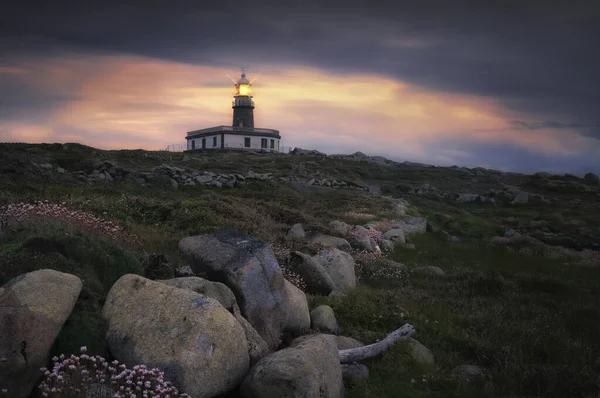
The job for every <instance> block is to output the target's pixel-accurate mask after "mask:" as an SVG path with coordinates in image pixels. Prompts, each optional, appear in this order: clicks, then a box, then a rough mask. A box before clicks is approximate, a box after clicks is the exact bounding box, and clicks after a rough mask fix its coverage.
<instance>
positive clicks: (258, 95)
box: [0, 56, 591, 159]
mask: <svg viewBox="0 0 600 398" xmlns="http://www.w3.org/2000/svg"><path fill="white" fill-rule="evenodd" d="M0 73H8V74H19V75H20V76H22V77H23V78H26V79H31V81H33V82H34V83H35V84H39V85H40V86H43V87H47V88H48V87H50V88H52V89H56V90H68V91H69V92H71V93H74V94H77V98H78V99H76V100H73V101H71V102H70V103H69V104H68V105H67V106H65V107H63V108H61V109H59V110H58V111H56V112H55V113H54V114H53V115H52V116H51V117H50V119H49V120H48V124H47V125H44V126H32V125H28V124H26V123H25V124H23V125H21V126H13V127H12V128H11V130H10V131H11V134H12V135H13V136H14V137H20V138H19V139H22V140H40V141H43V140H45V139H49V138H50V137H52V138H53V139H56V140H58V141H65V140H66V138H67V137H69V138H79V137H81V141H83V142H84V143H87V144H89V145H94V146H99V147H102V148H126V147H137V148H149V149H157V148H161V147H162V148H164V147H166V146H167V145H168V144H174V143H184V142H185V141H184V136H185V133H186V132H187V131H190V130H195V129H200V128H204V127H209V126H213V125H220V124H230V123H231V112H232V111H231V97H232V94H233V86H232V83H231V82H230V81H229V79H228V78H227V77H226V76H227V75H233V76H236V74H235V73H233V72H232V71H231V70H225V69H222V68H217V67H209V66H195V65H187V64H180V63H169V62H164V61H157V60H151V59H145V58H138V57H117V56H102V57H100V56H98V57H93V58H86V59H83V58H75V57H73V58H66V59H54V60H50V61H47V62H46V63H43V64H40V63H33V62H32V63H31V64H26V65H22V66H19V67H18V68H4V69H0ZM248 75H249V77H250V78H251V79H252V78H253V76H252V74H251V73H250V72H249V73H248ZM254 94H255V100H256V110H255V120H256V124H257V127H268V128H276V129H279V130H280V131H281V133H282V136H283V142H284V145H292V146H294V145H298V146H308V147H315V148H317V149H318V148H319V147H328V148H340V149H339V152H343V151H344V150H347V149H349V148H353V149H355V150H363V151H365V152H368V151H371V152H372V153H377V152H379V153H382V152H386V153H391V152H395V153H398V154H404V155H405V154H407V153H410V154H413V155H419V156H426V154H427V145H429V144H435V143H439V142H440V141H470V142H476V143H497V144H512V145H518V146H521V147H524V148H529V149H531V150H533V151H537V152H543V153H547V154H562V155H569V154H573V153H577V151H580V150H583V149H585V148H586V147H588V146H589V145H590V140H591V139H588V138H585V137H582V136H581V135H579V134H577V133H576V132H574V131H571V132H569V131H557V130H553V129H545V130H544V129H542V130H531V131H522V130H516V129H514V128H512V127H511V126H510V124H509V121H510V120H516V119H519V120H528V119H527V118H526V117H525V116H523V115H520V114H518V113H516V112H509V111H507V110H506V109H504V108H503V107H502V106H501V105H500V104H499V103H497V102H495V101H493V100H490V99H488V98H482V97H475V96H466V95H455V94H449V93H437V92H432V91H427V90H424V89H422V88H419V87H417V86H415V85H411V84H409V83H407V82H400V81H396V80H392V79H389V78H385V77H381V76H375V75H364V74H353V75H332V74H328V73H326V72H324V71H321V70H317V69H310V68H300V67H299V68H277V67H275V66H271V67H268V68H265V70H263V71H262V74H261V76H260V78H259V79H258V80H257V81H256V83H255V86H254ZM67 134H68V135H67ZM439 156H440V159H442V157H443V156H447V157H448V158H453V159H456V158H460V157H461V156H464V153H459V152H457V153H448V154H446V155H443V154H440V155H439Z"/></svg>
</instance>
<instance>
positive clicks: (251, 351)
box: [157, 276, 310, 365]
mask: <svg viewBox="0 0 600 398" xmlns="http://www.w3.org/2000/svg"><path fill="white" fill-rule="evenodd" d="M157 282H161V283H165V284H167V285H170V286H174V287H178V288H180V289H187V290H191V291H193V292H196V293H200V294H202V295H203V296H207V297H210V298H212V299H215V300H217V301H218V302H219V304H221V305H222V306H223V307H224V308H225V309H226V310H227V311H229V312H230V313H231V314H233V315H234V316H235V319H237V321H238V322H239V323H240V325H241V326H242V328H243V329H244V334H245V335H246V340H247V341H248V355H249V356H250V364H251V365H253V364H254V363H256V362H257V361H258V360H259V359H261V358H263V357H265V356H267V355H268V354H269V346H268V345H267V343H266V342H265V341H264V339H263V338H262V337H260V335H259V334H258V332H257V331H256V330H254V328H253V327H252V325H251V324H250V323H249V322H248V321H247V320H246V318H244V317H243V316H242V314H241V311H240V308H239V306H238V305H237V302H236V300H235V296H234V294H233V292H232V291H231V289H229V288H228V287H227V286H225V285H224V284H222V283H220V282H212V281H209V280H206V279H203V278H200V277H197V276H192V277H183V278H175V279H168V280H161V281H157ZM306 311H307V314H308V307H307V310H306ZM309 323H310V320H309Z"/></svg>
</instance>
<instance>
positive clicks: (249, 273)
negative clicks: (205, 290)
mask: <svg viewBox="0 0 600 398" xmlns="http://www.w3.org/2000/svg"><path fill="white" fill-rule="evenodd" d="M179 249H180V251H181V252H182V254H183V255H184V257H185V258H186V259H187V260H188V262H189V265H190V267H191V268H192V270H193V271H194V272H195V273H199V272H206V273H207V277H208V279H210V280H215V281H219V282H222V283H224V284H225V285H227V286H228V287H229V288H230V289H231V290H232V291H233V293H234V294H235V297H236V300H237V303H238V305H239V306H240V309H241V312H242V315H243V316H244V318H246V319H247V320H248V322H250V324H252V326H253V327H254V329H256V331H257V332H258V333H259V334H260V335H261V337H262V338H263V339H264V340H265V341H266V342H267V344H268V345H269V348H270V349H271V350H274V349H276V348H277V347H278V346H279V343H280V342H281V334H282V332H283V329H284V327H285V324H286V323H287V320H288V314H287V312H286V311H287V307H288V305H287V303H285V302H284V301H285V294H284V289H285V284H284V278H283V273H282V271H281V268H280V267H279V264H278V262H277V259H276V258H275V254H274V253H273V250H272V249H271V247H270V246H269V245H268V244H267V243H266V242H264V241H262V240H259V239H255V238H252V237H251V236H249V235H246V234H242V233H239V232H233V231H218V232H215V233H212V234H205V235H197V236H190V237H187V238H184V239H182V240H181V241H180V242H179Z"/></svg>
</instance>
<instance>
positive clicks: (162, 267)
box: [142, 254, 175, 279]
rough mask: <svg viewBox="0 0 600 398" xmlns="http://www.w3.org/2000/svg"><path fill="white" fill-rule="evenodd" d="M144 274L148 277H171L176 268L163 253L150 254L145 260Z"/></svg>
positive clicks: (173, 275)
mask: <svg viewBox="0 0 600 398" xmlns="http://www.w3.org/2000/svg"><path fill="white" fill-rule="evenodd" d="M142 265H143V267H144V276H145V277H146V278H148V279H171V278H173V277H175V269H174V268H173V267H172V266H171V264H169V261H168V260H167V259H166V257H165V256H163V255H162V254H150V255H148V256H147V257H146V258H145V259H144V261H143V264H142Z"/></svg>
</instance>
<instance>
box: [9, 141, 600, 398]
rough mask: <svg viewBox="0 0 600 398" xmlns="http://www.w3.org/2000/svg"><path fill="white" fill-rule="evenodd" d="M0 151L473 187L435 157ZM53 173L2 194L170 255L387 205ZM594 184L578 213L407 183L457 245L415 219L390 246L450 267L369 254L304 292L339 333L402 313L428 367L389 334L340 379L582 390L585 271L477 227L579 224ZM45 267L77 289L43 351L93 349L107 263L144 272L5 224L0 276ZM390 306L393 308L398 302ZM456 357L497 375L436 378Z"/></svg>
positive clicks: (380, 325) (591, 330)
mask: <svg viewBox="0 0 600 398" xmlns="http://www.w3.org/2000/svg"><path fill="white" fill-rule="evenodd" d="M3 149H6V147H4V148H3ZM7 154H8V155H10V156H8V155H7ZM4 155H5V156H3V157H2V160H0V165H1V163H2V162H3V161H4V162H5V164H4V165H2V166H3V167H8V166H10V165H11V164H14V162H17V163H18V160H19V159H27V160H33V161H37V162H39V163H42V162H51V163H52V164H54V165H58V166H61V167H64V168H66V169H67V170H71V171H74V170H79V169H86V168H88V169H89V168H90V167H91V166H92V165H93V164H94V162H96V161H98V160H103V159H110V160H115V161H117V162H118V163H119V164H120V165H122V166H123V167H125V168H128V169H137V170H149V169H151V168H152V167H154V166H157V165H159V164H161V163H168V164H170V165H178V166H181V167H192V168H196V169H200V170H211V171H223V172H244V171H247V170H250V169H252V170H253V171H255V172H266V171H274V172H275V174H278V173H279V174H282V175H283V174H285V175H292V174H294V173H298V174H299V173H302V172H301V171H298V168H297V164H299V163H300V162H301V163H302V164H303V167H304V168H305V169H306V170H307V173H308V174H313V173H314V172H316V171H317V170H318V171H320V172H321V173H324V174H326V175H327V176H329V177H332V178H341V177H344V178H345V179H347V180H348V179H354V180H357V181H362V182H369V181H379V182H381V183H382V185H383V186H384V188H386V189H387V190H388V191H393V190H394V189H395V188H394V187H396V186H397V185H399V184H416V185H420V184H421V183H425V182H428V183H432V184H434V185H435V184H438V185H437V186H438V187H439V186H443V184H444V181H446V183H447V181H448V180H449V179H451V178H456V181H454V182H453V183H452V184H449V185H453V186H456V185H461V186H463V185H464V186H465V188H464V189H465V190H466V192H468V189H470V187H469V183H470V182H469V180H468V179H465V178H464V177H461V176H460V175H459V174H457V173H455V172H453V171H451V170H448V169H442V168H432V169H425V170H423V169H415V168H407V167H396V168H390V167H386V166H377V165H365V164H364V163H363V164H361V163H356V162H352V161H347V160H333V159H325V160H323V159H321V158H312V157H310V158H302V159H298V158H292V157H285V156H257V155H241V154H210V155H206V156H204V155H197V154H195V155H191V156H190V158H189V159H187V160H184V159H183V158H182V155H181V154H168V153H160V152H158V153H157V152H153V153H146V152H143V151H111V152H104V151H98V150H95V149H93V148H88V147H83V146H72V147H71V149H68V150H65V149H63V147H62V145H58V146H57V145H54V146H52V145H49V146H48V145H47V146H31V145H16V146H14V145H13V146H11V147H10V148H9V150H8V152H5V153H4ZM7 159H10V160H7ZM34 159H35V160H34ZM8 162H12V163H10V164H9V163H8ZM7 165H8V166H7ZM459 177H460V178H459ZM53 178H59V177H53ZM512 178H516V179H519V178H521V177H512ZM58 181H59V180H54V181H52V180H51V181H48V180H45V181H44V180H43V179H36V178H33V177H31V178H30V177H26V178H17V179H3V180H0V187H2V189H0V204H2V203H7V202H17V201H21V200H24V201H32V200H42V199H44V200H49V201H53V202H66V205H67V206H69V207H70V208H73V209H82V210H85V211H89V212H91V213H93V214H96V215H99V216H103V217H104V218H108V219H111V220H115V221H118V222H119V223H120V224H121V225H124V226H125V228H126V229H127V230H128V231H130V232H133V233H136V234H137V235H138V236H139V237H140V239H141V242H142V247H141V249H143V251H146V252H156V253H164V254H166V255H167V256H168V257H169V258H170V259H171V261H173V262H175V263H177V262H178V261H179V259H178V255H177V251H176V244H177V241H178V240H179V239H180V238H181V237H183V236H186V235H189V234H196V233H204V232H210V231H213V230H215V229H218V228H234V229H237V230H240V231H243V232H247V233H250V234H252V235H255V236H257V237H260V238H262V239H265V240H267V241H269V242H271V243H273V244H278V245H281V244H282V240H281V238H282V236H283V234H284V233H285V231H286V230H287V228H289V227H290V226H291V225H292V224H294V223H296V222H302V223H303V224H304V225H305V227H308V228H309V229H313V230H326V225H327V223H328V222H329V221H330V220H333V219H347V218H345V216H344V213H345V212H346V211H350V210H353V211H360V212H366V213H374V214H376V215H378V216H379V217H380V218H384V217H386V216H389V213H388V207H387V204H386V201H385V200H383V199H380V198H374V197H368V196H365V195H363V194H361V193H360V192H357V191H349V190H348V191H344V190H298V189H295V188H293V187H291V186H287V185H286V186H284V185H248V186H245V187H241V188H235V189H218V188H213V187H179V189H178V190H171V189H168V188H167V187H154V188H140V187H137V186H134V185H131V184H127V183H115V184H96V185H82V184H78V183H74V182H72V181H70V180H63V181H61V182H60V183H58ZM490 184H492V183H490ZM492 185H493V184H492ZM596 198H597V197H584V198H583V199H584V204H585V205H586V206H588V208H587V210H585V211H584V210H581V211H579V210H577V209H573V208H572V206H569V202H568V201H565V202H564V203H563V204H561V203H559V204H558V205H552V206H550V205H530V206H526V207H515V206H506V207H499V206H489V205H462V206H458V205H454V204H450V203H443V202H439V201H433V200H428V199H424V198H417V197H409V200H410V201H411V203H412V204H414V205H415V206H416V207H417V208H418V209H419V211H420V213H421V214H423V215H425V216H427V217H428V218H429V219H430V220H431V222H432V223H433V224H434V225H437V226H441V227H443V228H445V229H447V230H449V231H451V232H453V233H455V234H456V235H457V236H459V237H460V238H461V243H459V244H451V243H448V242H447V241H446V239H445V238H444V236H443V235H442V234H439V233H428V234H426V235H424V236H420V237H417V238H415V239H414V240H413V241H412V242H413V243H414V244H415V246H416V250H408V249H402V248H398V249H397V250H396V251H395V252H394V253H393V254H392V255H390V257H391V258H393V259H394V260H396V261H400V262H403V263H405V264H407V265H408V266H409V268H412V267H414V266H416V265H436V266H439V267H440V268H442V269H444V270H445V271H446V272H447V273H448V277H447V278H444V279H431V278H427V277H423V276H417V275H409V274H398V273H394V274H390V273H386V272H387V271H386V269H382V270H381V272H373V268H376V267H380V266H381V265H379V264H377V263H371V264H365V265H364V266H363V267H369V272H367V273H364V274H363V275H362V281H361V283H360V285H359V287H358V288H357V289H356V290H355V291H354V292H353V293H352V294H350V296H349V297H348V298H347V299H346V300H344V301H341V302H336V301H331V300H329V299H327V298H322V297H311V298H310V301H311V305H317V304H319V303H328V304H330V305H331V306H332V307H333V308H334V309H335V311H336V314H337V317H338V321H339V323H340V326H341V328H342V333H343V334H345V335H348V336H352V337H355V338H358V339H361V340H363V341H364V342H366V343H370V342H373V341H375V340H376V339H379V338H381V337H383V336H384V335H385V334H387V333H388V332H389V331H391V330H393V329H395V328H397V327H399V326H400V325H401V324H403V323H404V322H411V323H412V324H414V325H415V326H416V328H417V334H416V336H415V337H416V338H417V339H418V340H419V341H421V342H422V343H423V344H424V345H426V346H427V347H428V348H430V349H431V350H432V352H433V354H434V355H435V357H436V363H437V366H436V369H421V368H419V366H418V365H416V364H415V363H412V362H411V361H410V360H409V359H408V357H407V354H406V352H405V349H406V348H405V347H404V346H403V345H401V344H399V345H397V346H395V347H393V348H392V349H390V350H389V351H388V352H386V353H385V354H383V355H382V356H381V357H379V358H376V359H373V360H371V361H368V365H369V367H370V368H371V377H370V379H369V381H368V383H366V384H364V385H361V386H357V387H355V388H352V389H349V391H348V395H349V396H351V397H398V396H410V397H421V396H428V397H429V396H440V397H446V396H461V397H462V396H488V395H496V396H506V395H510V396H515V395H520V396H523V395H529V396H532V395H533V396H557V397H559V396H560V397H567V396H569V397H576V396H581V397H584V396H595V395H594V394H598V391H599V389H598V384H597V383H598V379H597V375H598V372H599V371H600V369H599V368H598V366H599V365H600V363H598V361H597V359H598V358H600V344H598V343H597V342H596V339H595V336H596V335H597V334H598V332H599V331H600V324H599V323H600V322H599V319H600V317H599V315H600V314H599V311H600V310H599V309H598V308H599V306H598V304H599V303H598V300H599V299H598V297H600V287H599V282H600V277H599V276H598V269H592V268H583V267H575V266H573V265H571V264H565V260H560V261H559V260H553V259H550V258H547V257H541V256H534V255H528V254H526V253H520V252H517V251H514V250H509V249H507V248H503V247H491V246H489V245H488V244H486V243H484V242H483V241H482V239H481V238H482V237H486V236H493V235H495V234H498V233H501V232H502V231H503V230H504V228H507V227H513V228H517V227H523V228H525V227H526V226H527V225H529V224H530V223H531V222H532V221H540V220H545V221H546V222H548V223H549V224H550V226H551V227H553V228H563V229H564V228H571V227H573V228H575V224H573V223H572V220H576V221H577V220H579V221H578V222H581V223H583V224H584V225H586V226H587V227H588V228H594V227H598V225H600V220H599V219H598V217H599V214H600V213H594V212H590V211H589V207H592V208H595V207H594V206H596V205H597V199H596ZM584 208H586V207H585V206H584ZM511 217H512V218H511ZM347 220H348V221H352V220H350V219H347ZM579 227H580V226H578V227H577V228H579ZM65 228H66V229H65ZM592 232H594V231H592ZM67 233H68V234H69V235H68V236H67V235H66V234H67ZM40 236H44V237H47V238H48V239H49V240H50V241H52V242H55V243H56V244H57V245H58V246H59V247H62V249H61V250H62V251H61V250H59V251H60V253H59V255H57V254H56V253H55V254H52V255H40V254H37V253H34V252H31V251H28V250H26V249H25V248H24V247H23V244H24V243H25V242H27V241H28V239H30V238H32V237H40ZM596 236H597V235H596ZM61 245H62V246H61ZM137 249H138V251H139V250H140V248H139V247H138V248H137ZM61 256H62V257H61ZM42 267H51V268H56V269H60V270H64V271H66V272H73V273H75V274H77V275H80V276H81V277H82V278H84V293H82V299H81V300H80V303H78V308H77V309H76V311H75V312H74V314H73V316H72V317H71V319H70V320H69V323H68V324H67V325H66V326H65V328H64V329H63V332H62V333H61V336H60V337H59V339H58V342H57V345H56V347H54V350H55V352H57V351H71V350H74V349H76V347H78V345H83V344H87V345H88V346H92V347H93V348H94V350H95V351H99V352H101V351H103V350H104V346H103V344H102V342H101V337H102V334H103V330H104V329H103V327H104V326H103V321H102V318H101V316H100V315H99V308H101V305H102V304H103V297H104V296H105V294H106V292H107V289H108V288H109V286H110V283H111V282H112V281H113V280H114V278H116V277H118V275H119V274H123V273H126V272H138V273H141V272H143V270H142V269H141V264H140V260H139V259H138V258H136V257H135V256H133V255H132V254H131V253H130V252H129V251H128V250H127V248H123V247H121V246H119V245H118V244H115V243H114V242H111V241H108V240H103V239H98V238H96V237H92V236H90V235H89V234H86V233H82V232H79V233H77V231H73V230H71V229H69V228H68V227H62V226H56V225H54V224H51V223H50V224H42V225H35V226H29V227H27V228H25V229H23V230H20V231H19V232H18V233H11V234H7V236H6V238H5V239H3V240H1V241H0V284H2V283H4V282H6V281H7V280H9V279H10V278H12V277H14V276H16V275H18V274H19V273H22V272H27V271H29V270H32V269H35V268H42ZM369 275H370V276H369ZM402 313H403V314H405V317H404V318H401V316H400V314H402ZM462 363H472V364H478V365H480V366H482V367H483V368H485V369H487V370H488V371H489V372H488V376H487V379H488V380H490V381H493V385H494V389H493V390H491V389H490V386H489V384H488V386H487V387H486V386H484V383H481V385H478V384H473V385H461V384H459V383H457V382H455V381H452V380H451V379H449V377H448V376H449V373H450V370H451V369H452V368H453V367H454V366H457V365H460V364H462ZM424 376H425V377H424ZM423 379H425V380H426V381H423ZM411 380H414V383H413V382H411Z"/></svg>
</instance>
